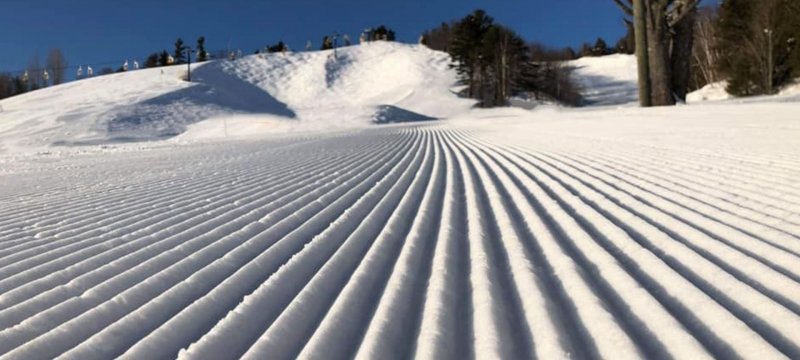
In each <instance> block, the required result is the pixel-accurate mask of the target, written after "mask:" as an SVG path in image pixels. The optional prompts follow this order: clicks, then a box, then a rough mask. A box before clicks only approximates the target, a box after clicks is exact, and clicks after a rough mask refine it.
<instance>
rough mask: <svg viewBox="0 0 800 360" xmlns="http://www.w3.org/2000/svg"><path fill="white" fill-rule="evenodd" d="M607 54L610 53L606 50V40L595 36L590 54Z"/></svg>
mask: <svg viewBox="0 0 800 360" xmlns="http://www.w3.org/2000/svg"><path fill="white" fill-rule="evenodd" d="M608 54H610V52H609V51H608V44H607V43H606V41H605V40H603V38H597V41H595V43H594V47H593V48H592V55H594V56H604V55H608Z"/></svg>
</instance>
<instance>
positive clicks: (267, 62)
mask: <svg viewBox="0 0 800 360" xmlns="http://www.w3.org/2000/svg"><path fill="white" fill-rule="evenodd" d="M449 65H450V56H449V55H447V54H445V53H442V52H437V51H433V50H430V49H428V48H427V47H424V46H420V45H406V44H399V43H388V42H375V43H370V44H368V45H363V46H350V47H345V48H341V49H338V50H337V51H333V50H330V51H315V52H301V53H292V52H288V53H285V54H283V53H277V54H259V55H250V56H246V57H243V58H241V59H238V60H236V61H227V60H226V61H211V62H207V63H202V64H195V65H194V66H193V67H192V68H193V71H192V81H193V82H192V83H188V82H185V81H183V80H181V78H182V77H185V75H186V70H187V68H186V66H185V65H177V66H171V67H165V68H157V69H144V70H137V71H131V72H127V73H120V74H113V75H107V76H99V77H95V78H90V79H85V80H81V81H76V82H72V83H67V84H63V85H59V86H54V87H50V88H46V89H42V90H38V91H34V92H31V93H28V94H23V95H20V96H17V97H13V98H10V99H4V100H2V109H3V111H2V112H0V153H1V152H20V151H26V150H33V151H42V149H43V148H53V147H55V146H75V145H109V144H116V143H126V142H141V141H153V140H163V139H167V138H172V137H175V136H176V135H180V136H179V140H180V141H182V142H188V141H193V140H198V139H206V138H223V137H237V136H249V137H253V136H264V135H266V134H274V133H282V132H293V131H295V132H296V131H310V130H320V129H326V130H330V129H333V128H341V129H352V128H359V127H361V128H363V127H366V126H369V125H370V124H371V123H372V122H373V121H378V122H384V123H388V122H404V121H416V120H419V119H431V118H446V117H450V116H453V115H456V114H460V113H463V112H466V111H468V110H469V109H470V107H471V106H472V104H473V103H474V102H473V101H470V100H465V99H461V98H459V97H458V96H456V95H455V94H454V93H453V92H452V91H451V90H450V89H451V87H452V86H453V85H454V84H455V83H456V74H455V72H454V71H453V70H452V69H450V67H449ZM386 109H392V111H386ZM376 119H377V120H376ZM229 125H230V126H229Z"/></svg>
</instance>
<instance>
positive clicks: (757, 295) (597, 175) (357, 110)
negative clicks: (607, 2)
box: [0, 44, 800, 359]
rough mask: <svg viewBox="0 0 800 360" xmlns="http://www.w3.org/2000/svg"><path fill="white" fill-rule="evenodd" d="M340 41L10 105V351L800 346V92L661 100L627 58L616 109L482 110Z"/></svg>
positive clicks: (3, 189)
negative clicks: (645, 90)
mask: <svg viewBox="0 0 800 360" xmlns="http://www.w3.org/2000/svg"><path fill="white" fill-rule="evenodd" d="M333 56H334V54H333V52H311V53H299V54H291V53H289V54H286V55H282V54H274V55H266V56H251V57H246V58H244V59H241V60H237V61H234V62H228V61H222V62H212V63H208V64H206V65H202V66H198V67H197V69H196V73H197V76H198V77H197V78H198V82H197V83H192V84H189V83H186V82H183V81H181V80H178V79H177V77H179V76H180V75H181V71H183V70H182V69H180V68H177V67H175V68H167V69H165V70H164V74H163V75H162V74H161V71H160V70H161V69H156V70H139V71H132V72H130V73H126V74H119V75H112V76H108V77H98V78H95V79H92V80H88V81H79V82H75V83H70V84H67V85H62V86H59V87H54V88H50V89H46V90H42V91H38V92H34V93H31V94H28V95H25V96H21V97H18V98H12V99H8V100H3V102H2V106H3V107H4V109H6V111H5V112H3V113H0V141H2V144H3V150H2V151H3V153H0V359H49V358H55V357H59V358H63V359H107V358H124V359H168V358H176V357H177V358H181V359H195V358H210V359H223V358H240V357H241V358H247V359H265V358H269V359H291V358H325V359H343V358H360V359H366V358H369V359H373V358H378V359H383V358H409V357H417V358H424V359H464V358H481V359H499V358H545V359H555V358H609V359H626V358H630V359H640V358H647V359H650V358H653V359H662V358H663V359H666V358H679V359H701V358H754V359H761V358H764V359H773V358H774V359H780V358H800V332H798V331H797V329H800V180H799V179H800V160H798V159H800V119H798V118H797V114H798V113H800V102H798V101H797V100H794V99H795V98H794V97H793V96H791V95H786V96H782V97H775V98H759V99H754V100H752V101H746V102H742V101H734V100H731V101H714V102H705V103H702V104H696V105H693V104H690V105H688V106H679V107H671V108H653V109H640V108H637V107H635V106H634V103H635V97H632V96H631V95H630V94H628V93H627V90H626V91H622V90H620V89H622V88H625V87H626V86H623V85H622V83H628V84H630V78H629V73H628V72H624V71H622V70H621V69H622V68H623V67H625V66H630V65H631V64H630V61H629V60H630V59H629V58H626V57H622V56H618V57H608V59H605V58H599V59H591V60H584V68H582V70H581V72H579V73H578V74H579V75H578V76H583V75H580V74H599V75H597V76H600V75H602V74H604V70H603V69H613V68H616V69H620V70H619V71H616V70H613V71H612V70H609V71H608V72H607V73H605V74H606V75H605V76H606V79H605V80H603V79H601V78H599V77H593V78H591V79H583V80H582V81H584V84H587V85H586V86H594V87H596V88H591V89H587V92H590V93H592V94H594V95H592V96H594V98H593V99H594V102H595V103H596V104H600V105H616V106H603V107H599V108H580V109H568V108H559V107H556V106H546V107H539V108H537V109H534V110H532V111H531V110H524V109H518V108H506V109H493V110H477V109H470V105H471V102H469V101H467V100H463V99H460V98H458V97H457V96H455V95H454V94H453V92H452V91H453V90H452V86H454V83H455V75H454V74H453V72H452V70H450V69H449V68H448V63H447V61H448V60H447V58H446V55H444V54H440V53H436V52H432V51H429V50H426V49H423V48H421V47H418V46H410V45H398V44H372V45H370V46H357V47H352V48H346V49H343V50H339V51H338V52H337V53H336V54H335V56H336V57H335V58H334V57H333ZM615 59H616V60H615ZM579 61H580V60H579ZM626 64H627V65H626ZM184 69H185V68H184ZM629 70H630V69H629ZM634 74H635V71H634ZM193 78H194V75H193ZM627 86H629V85H627ZM634 86H635V83H634ZM615 88H616V89H617V90H614V89H615ZM620 92H624V93H620ZM623 99H627V100H625V101H623ZM41 102H46V103H47V104H48V105H46V106H43V105H41ZM436 119H439V120H436ZM379 120H380V121H379ZM378 123H380V124H378ZM384 123H393V124H384ZM113 124H116V125H120V126H121V128H117V127H115V126H112V125H113ZM122 125H124V126H122ZM176 134H179V135H177V136H175V135H176ZM226 135H227V137H226ZM245 135H249V136H245ZM164 137H169V138H168V139H162V138H164ZM142 139H147V140H150V141H148V142H141V141H140V142H134V143H130V142H128V141H132V140H142Z"/></svg>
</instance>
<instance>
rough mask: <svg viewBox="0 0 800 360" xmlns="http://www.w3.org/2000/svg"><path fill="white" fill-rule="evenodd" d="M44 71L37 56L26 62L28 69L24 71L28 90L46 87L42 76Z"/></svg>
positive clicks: (45, 81)
mask: <svg viewBox="0 0 800 360" xmlns="http://www.w3.org/2000/svg"><path fill="white" fill-rule="evenodd" d="M44 70H45V69H44V68H43V67H42V62H41V60H40V59H39V56H38V55H36V56H34V57H32V58H31V59H30V60H29V61H28V68H27V70H26V73H27V75H28V76H27V79H26V80H27V83H28V88H29V89H30V90H31V91H33V90H36V89H40V88H42V87H46V86H47V80H45V79H44V76H43V75H44Z"/></svg>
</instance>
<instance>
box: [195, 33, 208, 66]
mask: <svg viewBox="0 0 800 360" xmlns="http://www.w3.org/2000/svg"><path fill="white" fill-rule="evenodd" d="M207 60H208V52H206V38H205V36H201V37H199V38H198V39H197V62H203V61H207Z"/></svg>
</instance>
